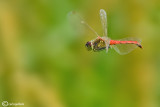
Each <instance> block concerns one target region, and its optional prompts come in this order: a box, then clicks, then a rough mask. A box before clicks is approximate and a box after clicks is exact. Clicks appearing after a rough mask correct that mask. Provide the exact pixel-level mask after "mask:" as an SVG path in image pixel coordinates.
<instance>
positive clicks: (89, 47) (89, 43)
mask: <svg viewBox="0 0 160 107" xmlns="http://www.w3.org/2000/svg"><path fill="white" fill-rule="evenodd" d="M85 46H86V48H87V50H88V51H91V50H92V43H91V42H90V41H88V42H87V43H86V45H85Z"/></svg>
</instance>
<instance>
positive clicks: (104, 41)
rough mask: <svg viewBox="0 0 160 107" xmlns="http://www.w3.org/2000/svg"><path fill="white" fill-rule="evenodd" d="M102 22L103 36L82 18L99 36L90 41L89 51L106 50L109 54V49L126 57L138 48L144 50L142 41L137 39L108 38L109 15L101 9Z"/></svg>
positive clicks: (82, 21)
mask: <svg viewBox="0 0 160 107" xmlns="http://www.w3.org/2000/svg"><path fill="white" fill-rule="evenodd" d="M99 14H100V20H101V24H102V28H103V36H102V37H101V36H99V34H98V33H97V32H96V31H95V30H94V29H93V28H92V27H91V26H89V25H88V24H87V23H86V22H85V21H84V20H83V19H82V18H81V19H82V20H81V23H82V24H84V25H86V26H87V27H88V28H89V29H90V30H92V31H93V33H95V35H96V36H97V37H96V38H95V39H93V40H90V41H88V42H87V43H86V44H85V47H86V48H87V50H88V51H94V52H98V51H101V50H106V53H107V52H108V49H109V48H113V49H114V50H115V51H116V52H117V53H119V54H120V55H125V54H128V53H130V52H131V51H133V50H134V49H136V48H137V47H139V48H141V49H142V48H143V47H142V45H141V40H140V39H138V38H135V37H127V38H123V39H120V40H112V39H110V38H109V37H108V33H107V14H106V11H105V10H104V9H100V12H99Z"/></svg>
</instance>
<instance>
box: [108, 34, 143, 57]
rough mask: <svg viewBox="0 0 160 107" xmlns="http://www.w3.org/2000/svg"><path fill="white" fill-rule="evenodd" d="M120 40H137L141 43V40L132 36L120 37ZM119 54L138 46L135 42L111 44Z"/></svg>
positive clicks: (128, 51) (126, 52)
mask: <svg viewBox="0 0 160 107" xmlns="http://www.w3.org/2000/svg"><path fill="white" fill-rule="evenodd" d="M120 41H137V42H138V43H141V40H140V39H138V38H134V37H129V38H124V39H120ZM111 47H112V48H113V49H114V50H115V51H116V52H117V53H119V54H120V55H125V54H128V53H130V52H131V51H133V50H134V49H136V48H137V47H138V46H137V45H135V44H116V45H112V46H111Z"/></svg>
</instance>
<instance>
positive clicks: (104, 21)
mask: <svg viewBox="0 0 160 107" xmlns="http://www.w3.org/2000/svg"><path fill="white" fill-rule="evenodd" d="M100 18H101V24H102V28H103V36H106V37H107V14H106V11H105V10H103V9H100Z"/></svg>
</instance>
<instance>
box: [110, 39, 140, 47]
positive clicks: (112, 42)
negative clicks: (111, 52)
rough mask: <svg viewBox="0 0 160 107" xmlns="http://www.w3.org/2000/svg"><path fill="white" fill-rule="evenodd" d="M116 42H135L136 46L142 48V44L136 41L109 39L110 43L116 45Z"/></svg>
mask: <svg viewBox="0 0 160 107" xmlns="http://www.w3.org/2000/svg"><path fill="white" fill-rule="evenodd" d="M116 44H135V45H137V46H138V47H140V48H142V45H141V44H140V43H138V42H137V41H118V40H110V45H116Z"/></svg>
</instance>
